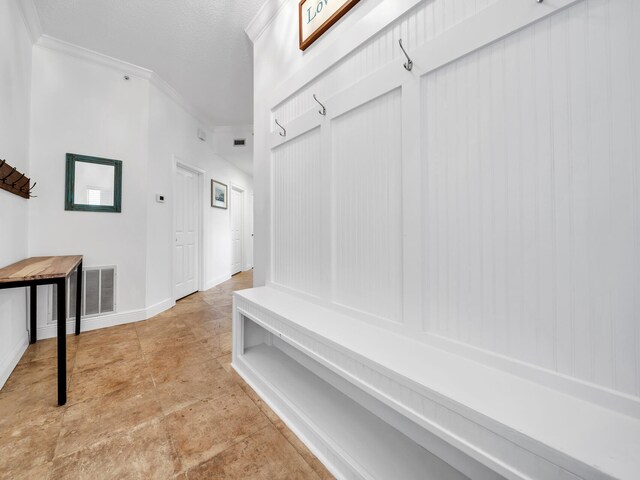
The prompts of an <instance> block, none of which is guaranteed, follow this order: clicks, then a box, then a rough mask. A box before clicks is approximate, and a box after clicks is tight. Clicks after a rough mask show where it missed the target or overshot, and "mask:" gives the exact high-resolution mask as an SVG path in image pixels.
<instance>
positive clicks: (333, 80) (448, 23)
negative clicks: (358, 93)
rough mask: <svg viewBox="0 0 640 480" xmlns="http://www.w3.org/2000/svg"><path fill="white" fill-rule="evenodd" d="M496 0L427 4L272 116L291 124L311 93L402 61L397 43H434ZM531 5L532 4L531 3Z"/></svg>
mask: <svg viewBox="0 0 640 480" xmlns="http://www.w3.org/2000/svg"><path fill="white" fill-rule="evenodd" d="M496 1H497V0H426V1H424V2H421V3H419V4H418V5H416V7H414V8H413V9H412V10H411V11H410V12H409V13H408V14H406V15H404V16H403V17H401V18H400V19H398V21H396V22H393V23H392V24H391V25H389V27H387V28H386V29H384V30H383V31H381V32H380V33H379V34H378V35H376V36H375V37H374V38H372V39H371V40H370V41H368V42H366V43H365V44H364V45H362V46H361V47H359V48H357V49H356V50H354V51H353V52H352V53H351V54H350V55H348V56H347V57H345V58H344V59H342V61H340V62H339V63H338V64H336V65H335V66H334V67H333V68H331V69H330V70H327V72H326V73H325V74H323V75H321V76H319V77H318V78H316V79H315V80H314V81H312V82H311V83H309V84H308V85H306V86H305V87H303V88H302V89H300V90H298V91H296V92H295V93H294V94H293V95H291V96H290V97H289V98H288V99H287V100H285V101H284V102H282V103H281V104H280V105H278V106H277V107H276V108H275V109H274V110H273V116H274V117H275V118H277V119H279V120H280V121H282V122H290V121H291V120H293V119H295V118H297V117H299V116H300V115H301V114H303V113H304V112H306V111H308V110H310V109H312V108H315V106H316V104H315V103H314V101H313V96H312V95H313V93H316V94H319V95H321V97H322V96H324V97H326V96H327V95H329V94H332V93H335V92H336V91H337V90H338V89H340V88H344V86H345V81H346V82H347V84H349V83H350V82H352V81H356V80H358V79H361V78H363V77H365V76H366V75H369V74H371V73H372V72H375V71H376V70H378V69H379V68H381V67H382V66H384V65H387V64H388V63H389V62H391V61H393V60H396V59H399V58H401V57H402V52H401V51H400V49H399V48H398V40H399V39H402V40H403V42H404V44H405V46H406V47H407V48H415V47H416V46H417V45H422V44H423V43H425V42H427V41H429V40H433V39H434V38H436V37H438V36H440V35H441V34H443V33H444V32H446V31H447V30H449V29H450V28H451V27H453V26H454V25H457V24H459V23H460V22H462V21H464V20H465V19H466V18H469V17H471V16H473V15H474V14H476V13H478V12H480V11H482V10H484V9H485V8H487V7H489V6H490V5H492V4H494V3H495V2H496ZM532 1H533V0H532Z"/></svg>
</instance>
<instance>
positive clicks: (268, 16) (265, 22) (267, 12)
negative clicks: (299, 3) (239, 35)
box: [244, 0, 292, 43]
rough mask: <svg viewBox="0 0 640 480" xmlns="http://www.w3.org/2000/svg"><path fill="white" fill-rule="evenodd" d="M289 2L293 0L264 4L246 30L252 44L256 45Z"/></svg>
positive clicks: (270, 1) (268, 0) (278, 0)
mask: <svg viewBox="0 0 640 480" xmlns="http://www.w3.org/2000/svg"><path fill="white" fill-rule="evenodd" d="M288 1H292V0H267V1H266V2H265V3H264V5H263V6H262V8H261V9H260V10H259V11H258V13H256V16H255V17H253V20H251V21H250V22H249V25H247V28H245V30H244V31H245V33H246V34H247V36H248V37H249V39H250V40H251V42H252V43H256V40H258V38H260V36H261V35H262V34H263V33H264V31H265V30H266V29H267V27H268V26H269V25H271V23H272V22H273V20H274V19H275V18H276V16H277V15H278V13H279V12H280V10H281V9H282V7H284V6H285V4H286V3H287V2H288Z"/></svg>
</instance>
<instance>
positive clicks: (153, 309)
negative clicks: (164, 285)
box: [146, 298, 176, 318]
mask: <svg viewBox="0 0 640 480" xmlns="http://www.w3.org/2000/svg"><path fill="white" fill-rule="evenodd" d="M175 304H176V302H174V301H173V300H172V299H171V298H166V299H164V300H163V301H161V302H158V303H156V304H154V305H151V306H150V307H147V308H146V312H147V318H151V317H155V316H156V315H158V314H160V313H162V312H164V311H166V310H169V309H170V308H171V307H173V306H174V305H175Z"/></svg>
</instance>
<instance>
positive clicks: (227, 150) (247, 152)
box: [213, 126, 253, 176]
mask: <svg viewBox="0 0 640 480" xmlns="http://www.w3.org/2000/svg"><path fill="white" fill-rule="evenodd" d="M234 139H245V140H246V143H245V145H244V146H240V147H237V146H235V145H234V144H233V141H234ZM213 148H214V150H215V152H216V154H218V155H220V156H221V157H222V158H224V159H225V160H226V161H228V162H229V163H231V164H232V165H234V166H236V167H238V168H239V169H240V170H242V171H243V172H245V173H246V174H247V175H250V176H252V175H253V126H246V127H216V128H215V129H214V131H213Z"/></svg>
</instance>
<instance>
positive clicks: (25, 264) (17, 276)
mask: <svg viewBox="0 0 640 480" xmlns="http://www.w3.org/2000/svg"><path fill="white" fill-rule="evenodd" d="M80 262H82V255H67V256H62V257H31V258H27V259H25V260H20V261H19V262H17V263H14V264H13V265H9V266H7V267H4V268H0V284H2V283H11V282H20V281H32V280H49V279H56V278H67V277H68V276H69V274H70V273H71V272H73V270H74V269H75V268H76V267H77V266H78V265H79V264H80Z"/></svg>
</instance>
